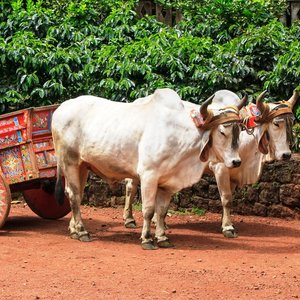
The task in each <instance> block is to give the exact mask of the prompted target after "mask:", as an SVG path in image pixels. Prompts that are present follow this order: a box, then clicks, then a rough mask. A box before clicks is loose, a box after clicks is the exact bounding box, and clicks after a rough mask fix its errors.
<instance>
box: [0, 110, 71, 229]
mask: <svg viewBox="0 0 300 300" xmlns="http://www.w3.org/2000/svg"><path fill="white" fill-rule="evenodd" d="M57 107H58V105H50V106H43V107H39V108H29V109H23V110H19V111H16V112H12V113H8V114H4V115H1V116H0V228H1V227H2V226H3V225H4V223H5V221H6V219H7V217H8V215H9V211H10V206H11V192H22V194H23V196H24V199H25V201H26V202H27V204H28V206H29V207H30V208H31V209H32V211H33V212H35V213H36V214H37V215H39V216H40V217H43V218H48V219H57V218H61V217H63V216H65V215H66V214H67V213H69V212H70V206H69V202H68V201H64V204H63V205H62V206H60V205H59V204H58V203H57V202H56V201H55V199H54V187H55V180H56V157H55V152H54V147H53V140H52V134H51V121H52V114H53V112H54V111H55V109H56V108H57Z"/></svg>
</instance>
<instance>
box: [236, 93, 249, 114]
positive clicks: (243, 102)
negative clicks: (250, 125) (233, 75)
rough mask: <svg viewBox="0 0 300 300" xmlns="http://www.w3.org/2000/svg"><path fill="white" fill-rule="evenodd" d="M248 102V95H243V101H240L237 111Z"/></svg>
mask: <svg viewBox="0 0 300 300" xmlns="http://www.w3.org/2000/svg"><path fill="white" fill-rule="evenodd" d="M247 102H248V95H247V94H245V96H244V97H243V99H242V100H241V101H240V103H239V104H238V105H237V108H238V110H240V109H241V108H242V107H244V106H245V105H246V104H247Z"/></svg>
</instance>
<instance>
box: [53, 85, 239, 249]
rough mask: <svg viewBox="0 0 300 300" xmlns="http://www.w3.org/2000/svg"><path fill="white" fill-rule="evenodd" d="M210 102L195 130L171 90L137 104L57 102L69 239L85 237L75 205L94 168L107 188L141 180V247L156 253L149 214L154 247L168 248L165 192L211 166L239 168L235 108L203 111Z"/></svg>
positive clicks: (55, 138) (87, 100) (60, 170)
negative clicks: (153, 221)
mask: <svg viewBox="0 0 300 300" xmlns="http://www.w3.org/2000/svg"><path fill="white" fill-rule="evenodd" d="M211 98H212V97H211ZM210 101H211V99H208V101H206V102H205V103H204V104H203V105H202V106H201V113H202V115H203V118H204V119H205V125H204V127H202V128H201V129H198V128H197V127H196V126H195V124H194V122H193V121H192V120H191V117H190V110H189V109H186V108H185V107H184V105H183V103H182V101H181V99H180V97H179V96H178V94H177V93H176V92H174V91H173V90H170V89H161V90H157V91H156V92H155V93H154V94H153V95H150V96H148V97H146V98H144V101H142V102H143V103H138V102H136V103H118V102H113V101H109V100H106V99H103V98H98V97H93V96H82V97H79V98H76V99H71V100H68V101H65V102H64V103H62V104H61V105H60V106H59V108H58V109H57V110H56V111H55V112H54V114H53V118H52V134H53V141H54V146H55V151H56V156H57V172H58V174H57V184H56V196H57V198H58V199H63V196H64V190H63V187H62V175H64V177H65V193H66V195H67V196H68V198H69V199H70V204H71V209H72V217H71V220H70V224H69V230H70V235H71V237H72V238H75V239H79V240H81V241H89V240H90V236H89V233H88V232H87V231H86V229H85V227H84V225H83V222H82V218H81V214H80V203H81V199H82V196H83V190H84V186H85V183H86V180H87V176H88V171H89V170H92V171H93V172H94V173H96V174H97V175H99V176H101V177H102V178H104V179H105V180H107V181H108V182H109V183H111V184H112V183H114V182H117V181H120V180H122V179H124V178H128V177H129V178H133V179H136V180H139V181H140V183H141V194H142V202H143V217H144V223H143V229H142V234H141V239H142V247H143V249H156V246H155V245H154V243H153V240H152V238H151V234H150V223H151V219H152V217H153V214H154V211H155V210H156V213H157V226H156V232H155V238H156V239H157V244H158V245H159V246H161V247H169V246H171V243H170V242H169V241H168V238H167V236H166V235H165V227H164V217H165V214H166V212H167V209H168V206H169V203H170V198H171V195H172V194H173V193H175V192H177V191H179V190H181V189H182V188H184V187H187V186H191V185H192V184H194V183H196V182H197V181H199V179H200V178H201V176H202V174H203V171H204V169H205V167H206V166H207V162H209V161H213V162H224V164H225V166H226V167H228V168H232V167H237V166H239V165H240V163H241V161H240V157H239V154H238V136H239V132H240V128H239V125H238V122H239V121H238V119H239V118H238V109H232V108H229V109H227V110H226V109H225V110H218V109H216V110H214V111H213V112H211V111H207V106H208V104H209V103H210ZM196 107H197V109H199V106H196ZM240 107H241V106H239V107H238V108H240Z"/></svg>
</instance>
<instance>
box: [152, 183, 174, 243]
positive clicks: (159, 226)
mask: <svg viewBox="0 0 300 300" xmlns="http://www.w3.org/2000/svg"><path fill="white" fill-rule="evenodd" d="M170 199H171V193H169V192H167V191H165V190H162V189H158V191H157V195H156V204H155V205H156V207H155V216H156V230H155V238H156V240H157V245H158V246H159V247H161V248H170V247H174V245H173V244H171V243H170V241H169V239H168V237H167V236H166V234H165V229H166V225H165V217H166V215H167V212H168V207H169V204H170Z"/></svg>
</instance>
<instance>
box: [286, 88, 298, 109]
mask: <svg viewBox="0 0 300 300" xmlns="http://www.w3.org/2000/svg"><path fill="white" fill-rule="evenodd" d="M298 98H299V91H297V90H294V94H293V96H292V97H291V98H290V99H289V100H288V102H289V104H290V106H291V107H292V108H293V107H294V105H295V104H296V102H297V100H298Z"/></svg>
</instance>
